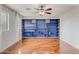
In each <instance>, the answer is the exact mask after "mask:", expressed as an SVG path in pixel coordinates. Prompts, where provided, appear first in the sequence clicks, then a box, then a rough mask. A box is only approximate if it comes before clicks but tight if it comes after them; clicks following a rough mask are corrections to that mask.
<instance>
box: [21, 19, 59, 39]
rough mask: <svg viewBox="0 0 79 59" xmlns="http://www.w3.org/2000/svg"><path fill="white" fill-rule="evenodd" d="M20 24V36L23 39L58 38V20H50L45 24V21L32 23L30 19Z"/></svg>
mask: <svg viewBox="0 0 79 59" xmlns="http://www.w3.org/2000/svg"><path fill="white" fill-rule="evenodd" d="M22 24H23V29H22V35H23V37H24V38H30V37H34V38H47V37H51V38H58V37H59V25H58V24H59V20H58V19H50V23H46V22H45V19H36V23H32V19H23V22H22Z"/></svg>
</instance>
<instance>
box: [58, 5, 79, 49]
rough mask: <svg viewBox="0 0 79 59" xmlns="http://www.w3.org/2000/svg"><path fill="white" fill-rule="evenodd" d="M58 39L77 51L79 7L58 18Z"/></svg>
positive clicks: (78, 46)
mask: <svg viewBox="0 0 79 59" xmlns="http://www.w3.org/2000/svg"><path fill="white" fill-rule="evenodd" d="M60 18H61V20H60V34H61V35H60V38H61V40H63V41H65V42H67V43H68V44H70V45H72V46H73V47H75V48H78V49H79V6H76V7H73V8H71V9H70V10H68V11H67V12H65V13H64V14H63V15H61V16H60Z"/></svg>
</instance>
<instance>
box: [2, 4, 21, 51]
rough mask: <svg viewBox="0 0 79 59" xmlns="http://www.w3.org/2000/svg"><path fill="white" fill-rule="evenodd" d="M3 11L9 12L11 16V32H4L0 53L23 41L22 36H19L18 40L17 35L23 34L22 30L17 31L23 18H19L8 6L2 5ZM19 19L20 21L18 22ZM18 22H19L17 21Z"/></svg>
mask: <svg viewBox="0 0 79 59" xmlns="http://www.w3.org/2000/svg"><path fill="white" fill-rule="evenodd" d="M2 10H4V11H7V12H8V13H9V14H10V16H9V31H2V34H1V35H2V39H1V46H0V51H3V50H5V49H6V48H8V47H10V46H11V45H13V44H14V43H16V42H17V41H19V40H20V39H21V36H20V35H19V36H18V38H17V33H19V32H20V33H21V28H20V29H17V27H18V25H17V23H18V21H21V18H18V17H17V13H16V12H15V11H13V10H11V9H9V8H8V7H6V6H3V5H2ZM18 19H19V20H18ZM17 20H18V21H17Z"/></svg>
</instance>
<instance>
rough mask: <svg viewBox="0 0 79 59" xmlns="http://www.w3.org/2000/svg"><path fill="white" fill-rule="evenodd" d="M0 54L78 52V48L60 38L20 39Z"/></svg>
mask: <svg viewBox="0 0 79 59" xmlns="http://www.w3.org/2000/svg"><path fill="white" fill-rule="evenodd" d="M1 54H79V50H78V49H76V48H74V47H72V46H70V45H69V44H67V43H66V42H64V41H61V40H60V39H58V38H57V39H51V38H29V39H22V41H20V42H17V43H16V44H14V45H13V46H11V47H9V48H7V49H6V50H5V51H3V52H1Z"/></svg>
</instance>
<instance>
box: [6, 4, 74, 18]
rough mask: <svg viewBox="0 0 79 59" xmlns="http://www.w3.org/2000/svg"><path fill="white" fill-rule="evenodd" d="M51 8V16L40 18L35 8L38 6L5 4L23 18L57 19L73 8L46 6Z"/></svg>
mask: <svg viewBox="0 0 79 59" xmlns="http://www.w3.org/2000/svg"><path fill="white" fill-rule="evenodd" d="M47 5H49V6H50V7H52V9H53V10H52V14H51V15H44V16H40V15H39V13H38V11H37V10H36V9H35V8H38V6H39V4H7V6H8V7H10V8H12V9H14V10H16V11H17V12H18V13H20V14H21V15H23V16H24V18H33V19H35V18H58V17H59V16H60V15H61V14H63V13H65V12H67V11H68V10H69V9H71V8H72V7H74V6H75V5H72V4H47Z"/></svg>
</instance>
